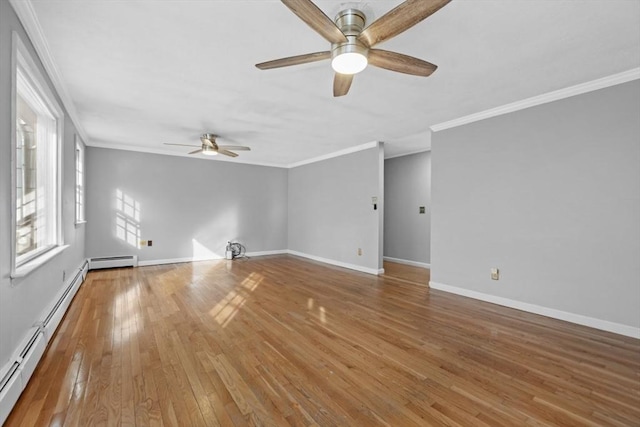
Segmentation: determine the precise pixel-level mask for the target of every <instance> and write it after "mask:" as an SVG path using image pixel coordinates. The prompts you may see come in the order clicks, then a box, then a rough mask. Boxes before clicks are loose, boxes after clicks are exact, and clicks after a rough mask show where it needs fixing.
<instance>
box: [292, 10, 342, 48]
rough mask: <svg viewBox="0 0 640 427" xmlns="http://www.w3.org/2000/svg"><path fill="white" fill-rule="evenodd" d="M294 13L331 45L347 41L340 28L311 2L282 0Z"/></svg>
mask: <svg viewBox="0 0 640 427" xmlns="http://www.w3.org/2000/svg"><path fill="white" fill-rule="evenodd" d="M281 1H282V3H284V5H285V6H287V7H288V8H289V9H291V11H292V12H293V13H295V14H296V15H298V18H300V19H302V20H303V21H304V22H305V23H306V24H307V25H308V26H310V27H311V28H313V30H314V31H315V32H316V33H318V34H320V35H321V36H322V37H324V38H325V39H326V40H328V41H329V42H331V43H344V42H346V41H347V38H346V37H345V35H344V34H343V33H342V31H340V28H338V27H337V26H336V24H335V23H334V22H333V21H332V20H331V19H330V18H329V17H328V16H327V15H325V14H324V12H323V11H321V10H320V9H319V8H318V6H316V5H315V4H314V3H313V2H312V1H311V0H281Z"/></svg>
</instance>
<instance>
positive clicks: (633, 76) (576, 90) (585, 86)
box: [431, 68, 640, 132]
mask: <svg viewBox="0 0 640 427" xmlns="http://www.w3.org/2000/svg"><path fill="white" fill-rule="evenodd" d="M638 79H640V68H634V69H631V70H628V71H624V72H622V73H618V74H614V75H611V76H608V77H603V78H601V79H597V80H593V81H591V82H587V83H582V84H579V85H575V86H570V87H567V88H564V89H560V90H556V91H553V92H548V93H545V94H542V95H538V96H534V97H532V98H527V99H523V100H521V101H516V102H512V103H511V104H506V105H503V106H501V107H497V108H492V109H490V110H486V111H482V112H479V113H475V114H470V115H468V116H464V117H460V118H457V119H454V120H449V121H447V122H443V123H438V124H435V125H433V126H431V130H432V131H433V132H439V131H441V130H445V129H451V128H454V127H457V126H462V125H466V124H469V123H473V122H477V121H480V120H485V119H488V118H491V117H496V116H501V115H503V114H507V113H513V112H514V111H519V110H524V109H525V108H529V107H535V106H536V105H541V104H546V103H548V102H553V101H558V100H560V99H564V98H569V97H571V96H575V95H581V94H583V93H587V92H592V91H594V90H598V89H604V88H607V87H610V86H615V85H618V84H622V83H627V82H630V81H632V80H638Z"/></svg>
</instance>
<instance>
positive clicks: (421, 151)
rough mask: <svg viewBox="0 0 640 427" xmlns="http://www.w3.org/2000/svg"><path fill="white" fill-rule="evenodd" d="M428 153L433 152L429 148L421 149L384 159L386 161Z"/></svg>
mask: <svg viewBox="0 0 640 427" xmlns="http://www.w3.org/2000/svg"><path fill="white" fill-rule="evenodd" d="M427 151H431V147H429V148H421V149H419V150H415V151H409V152H407V153H401V154H394V155H393V156H389V157H385V158H384V159H385V160H390V159H397V158H398V157H404V156H411V155H412V154H420V153H426V152H427Z"/></svg>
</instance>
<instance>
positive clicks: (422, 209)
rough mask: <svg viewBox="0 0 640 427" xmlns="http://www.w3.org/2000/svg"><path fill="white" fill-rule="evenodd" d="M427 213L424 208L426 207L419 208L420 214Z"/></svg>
mask: <svg viewBox="0 0 640 427" xmlns="http://www.w3.org/2000/svg"><path fill="white" fill-rule="evenodd" d="M426 211H427V210H426V209H425V207H424V206H420V208H419V210H418V213H421V214H423V213H426Z"/></svg>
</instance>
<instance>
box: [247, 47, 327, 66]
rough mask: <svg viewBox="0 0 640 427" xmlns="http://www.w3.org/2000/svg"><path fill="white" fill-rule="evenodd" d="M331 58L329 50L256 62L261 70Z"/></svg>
mask: <svg viewBox="0 0 640 427" xmlns="http://www.w3.org/2000/svg"><path fill="white" fill-rule="evenodd" d="M329 58H331V52H329V51H326V52H315V53H306V54H304V55H298V56H289V57H287V58H281V59H275V60H273V61H267V62H262V63H260V64H256V67H258V68H260V69H261V70H269V69H271V68H280V67H289V66H291V65H300V64H307V63H309V62H316V61H322V60H323V59H329Z"/></svg>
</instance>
